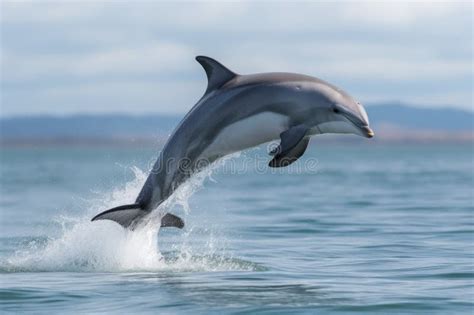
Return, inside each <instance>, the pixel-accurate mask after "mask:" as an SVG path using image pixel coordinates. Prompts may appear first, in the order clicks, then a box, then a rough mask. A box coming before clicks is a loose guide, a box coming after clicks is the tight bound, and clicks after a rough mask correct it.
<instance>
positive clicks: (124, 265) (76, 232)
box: [3, 163, 255, 272]
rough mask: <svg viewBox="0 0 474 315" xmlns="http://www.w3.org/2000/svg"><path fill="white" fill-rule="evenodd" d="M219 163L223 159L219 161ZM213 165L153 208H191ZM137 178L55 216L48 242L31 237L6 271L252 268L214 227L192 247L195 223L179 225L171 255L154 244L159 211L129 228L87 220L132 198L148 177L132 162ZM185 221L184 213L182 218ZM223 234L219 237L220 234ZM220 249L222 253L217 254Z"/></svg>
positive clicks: (14, 256) (186, 211) (7, 266)
mask: <svg viewBox="0 0 474 315" xmlns="http://www.w3.org/2000/svg"><path fill="white" fill-rule="evenodd" d="M219 165H221V163H219ZM211 169H212V168H209V170H206V171H204V172H201V173H200V174H198V175H197V176H194V177H193V178H192V179H191V180H190V181H188V182H187V183H186V184H184V185H182V186H181V187H180V189H179V190H178V191H176V193H175V194H174V195H173V198H171V199H170V200H169V201H167V202H166V203H164V204H163V205H162V206H160V208H159V209H157V210H155V211H156V213H164V212H165V211H166V209H168V208H169V207H172V206H173V205H175V204H179V205H181V206H182V207H183V208H184V209H185V214H187V213H189V211H190V210H191V209H190V207H189V204H188V199H189V197H190V196H191V195H192V194H193V193H194V192H195V191H196V190H197V189H199V188H200V187H202V185H203V182H204V180H205V178H206V177H208V176H209V175H210V173H211ZM132 170H133V172H134V174H135V179H134V180H132V181H130V182H128V183H126V184H125V186H124V187H121V188H119V189H116V190H114V191H113V192H112V193H109V194H106V195H105V196H103V197H102V198H99V199H98V200H94V201H92V202H91V203H92V206H91V207H90V208H89V209H88V211H87V212H86V214H85V215H83V216H81V217H78V218H71V217H64V216H62V217H59V219H58V223H59V224H60V225H61V226H62V232H61V233H60V236H59V237H54V238H49V239H48V240H47V241H46V243H43V244H38V242H31V243H30V244H29V245H28V246H26V247H24V248H21V249H20V250H18V251H17V252H16V253H15V254H14V255H13V256H11V257H9V258H8V259H7V262H6V266H4V268H3V269H7V270H10V271H35V270H36V271H82V272H84V271H94V272H97V271H101V272H127V271H160V270H176V271H179V270H201V271H204V270H209V271H212V270H220V271H223V270H253V269H255V266H254V265H253V264H250V263H246V262H242V261H239V260H236V259H232V258H224V257H223V256H222V253H225V250H224V249H223V248H222V247H221V246H219V245H220V244H224V243H223V242H221V243H219V242H217V241H216V238H215V237H213V235H214V233H213V232H212V231H208V232H209V233H208V234H207V235H206V237H208V241H207V242H205V244H204V245H200V247H199V248H193V247H192V245H190V243H191V242H188V239H192V238H193V228H192V225H191V226H190V228H187V229H186V230H184V231H182V232H181V233H183V234H182V235H181V237H180V239H182V240H184V241H182V242H181V243H178V244H176V245H175V246H173V250H174V252H175V253H174V255H173V257H172V258H167V259H165V257H163V255H162V254H161V253H160V251H159V249H158V240H157V237H158V230H159V222H160V220H159V217H160V216H159V215H155V216H154V218H152V219H151V220H150V221H149V222H148V223H147V224H146V225H144V226H141V227H140V228H138V229H136V230H134V231H129V230H126V229H123V228H122V227H121V226H119V225H118V224H116V223H115V222H111V221H105V220H104V221H99V222H90V218H91V217H92V216H93V215H94V214H96V213H98V212H100V211H103V209H105V208H107V207H110V206H114V205H120V204H127V203H130V200H134V199H135V197H136V195H137V194H138V192H139V190H140V188H141V187H142V185H143V183H144V182H145V179H146V174H145V173H144V172H143V171H141V170H140V169H138V168H136V167H133V168H132ZM184 219H185V221H186V218H184ZM219 239H220V240H222V237H220V238H219ZM217 253H219V254H221V256H219V255H217Z"/></svg>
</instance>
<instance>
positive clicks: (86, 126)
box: [0, 104, 474, 144]
mask: <svg viewBox="0 0 474 315" xmlns="http://www.w3.org/2000/svg"><path fill="white" fill-rule="evenodd" d="M367 111H368V115H369V118H370V122H371V126H372V127H373V129H374V130H375V132H376V136H377V137H376V139H379V140H384V139H385V140H386V139H389V140H390V139H391V140H394V139H395V140H397V139H398V140H404V139H409V140H410V139H417V138H419V139H422V140H423V139H425V140H430V139H431V140H443V139H445V140H446V139H447V140H449V139H455V140H456V139H461V140H466V139H467V140H472V139H473V123H474V113H473V112H470V111H463V110H459V109H451V108H441V109H433V108H419V107H411V106H406V105H400V104H385V105H373V106H367ZM183 116H184V115H179V116H178V115H174V116H169V115H159V114H150V115H121V114H110V115H107V114H101V115H84V114H78V115H72V116H65V117H61V116H25V117H6V118H0V141H1V143H3V144H9V143H13V144H14V143H43V142H53V143H55V142H63V143H72V142H87V143H90V142H114V141H115V142H121V141H127V142H133V141H135V142H138V141H153V142H157V141H158V142H161V141H164V140H165V139H166V138H167V137H168V136H169V134H170V133H171V132H172V130H173V128H174V127H175V126H176V125H177V124H178V123H179V121H180V120H181V119H182V117H183Z"/></svg>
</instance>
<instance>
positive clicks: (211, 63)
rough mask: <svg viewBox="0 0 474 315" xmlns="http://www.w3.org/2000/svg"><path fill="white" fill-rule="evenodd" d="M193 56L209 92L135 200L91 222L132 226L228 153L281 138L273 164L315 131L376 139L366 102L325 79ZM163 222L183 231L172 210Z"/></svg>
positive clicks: (285, 161) (293, 156)
mask: <svg viewBox="0 0 474 315" xmlns="http://www.w3.org/2000/svg"><path fill="white" fill-rule="evenodd" d="M196 60H197V61H198V62H199V63H200V64H201V65H202V67H203V68H204V70H205V71H206V75H207V79H208V85H207V89H206V92H205V93H204V96H203V97H202V98H201V99H200V100H199V101H198V102H197V104H196V105H194V107H193V108H192V109H191V110H190V111H189V113H188V114H187V115H186V116H185V117H184V118H183V120H182V121H181V122H180V123H179V125H178V127H176V129H175V130H174V132H173V134H172V135H171V137H170V138H169V139H168V141H167V142H166V144H165V146H164V147H163V150H162V151H161V153H160V155H159V157H158V159H157V161H156V163H155V165H154V167H153V169H152V171H151V174H150V175H149V176H148V178H147V180H146V182H145V184H144V185H143V188H142V190H141V191H140V193H139V195H138V197H137V199H136V200H135V203H133V204H129V205H124V206H119V207H116V208H112V209H110V210H107V211H105V212H102V213H100V214H98V215H96V216H95V217H94V218H93V219H92V221H96V220H105V219H107V220H112V221H115V222H117V223H119V224H120V225H122V226H123V227H125V228H129V229H134V228H135V227H136V226H137V225H138V224H139V223H140V222H142V221H143V219H144V218H145V217H146V216H147V215H148V214H150V213H151V212H152V211H153V210H154V209H156V208H157V207H158V206H159V205H160V204H161V203H163V202H164V201H165V200H166V199H167V198H168V197H170V196H171V194H173V192H174V191H175V190H176V189H177V188H178V187H179V186H180V185H181V184H183V183H184V182H185V181H186V180H187V179H188V178H189V177H190V176H191V175H192V174H194V173H196V172H198V171H200V170H202V169H203V168H204V167H206V166H207V165H209V164H210V163H212V162H214V161H216V160H217V159H219V158H221V157H223V156H225V155H228V154H231V153H234V152H238V151H242V150H245V149H247V148H251V147H255V146H258V145H260V144H262V143H265V142H269V141H272V140H277V139H278V138H280V139H281V141H280V144H279V146H278V147H277V148H276V149H275V150H273V151H272V152H270V154H271V155H272V156H273V159H272V160H271V161H270V162H269V164H268V165H269V166H270V167H284V166H287V165H290V164H291V163H293V162H295V161H296V160H297V159H298V158H299V157H300V156H302V155H303V153H304V152H305V150H306V147H307V146H308V143H309V139H310V137H311V136H313V135H317V134H323V133H352V134H356V135H360V136H364V137H367V138H372V137H373V136H374V133H373V131H372V130H371V129H370V127H369V120H368V117H367V113H366V111H365V110H364V108H363V107H362V105H361V104H360V103H359V102H357V101H355V100H354V99H353V98H352V97H351V96H350V95H349V94H347V93H346V92H344V91H342V90H341V89H339V88H337V87H335V86H334V85H331V84H329V83H327V82H325V81H323V80H320V79H317V78H314V77H311V76H307V75H302V74H294V73H261V74H250V75H240V74H236V73H234V72H232V71H231V70H229V69H227V68H226V67H224V66H223V65H222V64H220V63H219V62H217V61H216V60H214V59H212V58H209V57H204V56H198V57H196ZM161 226H173V227H178V228H182V227H183V226H184V222H183V220H182V219H180V218H179V217H177V216H175V215H173V214H170V213H167V214H165V215H164V216H163V217H162V219H161Z"/></svg>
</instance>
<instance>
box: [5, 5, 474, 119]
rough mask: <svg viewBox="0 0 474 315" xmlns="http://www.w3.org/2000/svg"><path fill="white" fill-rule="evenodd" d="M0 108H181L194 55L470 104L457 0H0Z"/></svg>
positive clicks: (189, 97)
mask: <svg viewBox="0 0 474 315" xmlns="http://www.w3.org/2000/svg"><path fill="white" fill-rule="evenodd" d="M0 9H1V20H0V27H1V77H0V83H1V86H0V87H1V88H0V93H1V94H0V102H1V103H0V115H1V116H3V117H6V116H17V115H37V114H53V115H69V114H74V113H132V114H146V113H163V114H178V113H185V112H186V111H188V110H189V109H190V108H191V107H192V106H193V105H194V104H195V103H196V101H197V100H198V99H199V98H200V97H201V96H202V94H203V93H204V90H205V89H206V85H207V82H206V76H205V73H204V71H203V70H202V68H201V66H200V65H199V64H198V63H197V62H196V61H195V59H194V58H195V56H196V55H207V56H210V57H213V58H215V59H217V60H219V61H220V62H222V63H223V64H224V65H226V66H227V67H229V68H230V69H231V70H233V71H235V72H237V73H240V74H246V73H257V72H281V71H283V72H298V73H304V74H308V75H312V76H316V77H319V78H321V79H324V80H326V81H329V82H331V83H333V84H335V85H337V86H339V87H341V88H342V89H344V90H346V91H347V92H349V94H351V95H352V96H354V97H355V98H356V99H358V100H360V101H361V102H362V103H364V104H369V105H370V104H380V103H386V102H401V103H406V104H412V105H416V106H431V107H457V108H463V109H469V110H473V108H472V106H473V101H472V97H473V92H472V90H473V70H474V69H473V63H472V58H473V27H472V25H471V24H472V23H473V7H472V4H471V3H470V2H469V1H466V2H454V1H449V2H448V1H447V2H388V1H387V2H382V1H378V2H360V1H357V2H356V1H351V2H321V1H319V2H316V1H313V2H301V1H293V2H276V1H258V2H255V1H254V2H246V1H245V2H244V1H243V2H182V1H177V2H173V3H171V2H168V3H167V2H157V1H155V2H152V1H141V2H140V1H118V2H112V1H62V2H54V1H42V2H41V1H34V2H27V1H22V2H13V1H11V2H10V1H2V2H1V8H0Z"/></svg>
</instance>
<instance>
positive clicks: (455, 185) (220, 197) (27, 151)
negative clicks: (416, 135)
mask: <svg viewBox="0 0 474 315" xmlns="http://www.w3.org/2000/svg"><path fill="white" fill-rule="evenodd" d="M156 153H157V152H156V150H145V149H138V148H100V147H86V146H85V147H74V148H67V147H57V148H54V147H48V148H2V149H1V169H0V170H1V187H0V189H1V190H0V195H1V204H0V206H1V208H0V209H1V212H0V215H1V217H0V285H1V288H0V303H1V304H0V313H19V312H34V313H60V314H64V313H128V314H129V313H159V314H166V313H170V314H176V313H196V314H200V313H201V314H202V313H216V314H217V313H218V314H221V313H246V312H248V313H256V312H260V313H267V314H270V313H289V312H292V313H308V314H310V313H326V312H327V313H331V314H342V313H351V312H359V313H364V314H365V313H374V314H386V313H397V314H398V313H401V314H406V313H420V314H455V313H472V312H473V310H474V309H473V307H474V306H473V299H474V289H473V284H474V283H473V282H474V233H473V231H474V229H473V224H474V220H473V187H474V185H473V178H474V176H473V175H474V174H473V172H474V170H473V169H474V167H473V166H474V165H473V151H472V146H471V145H450V146H446V145H445V146H434V145H420V146H415V145H413V146H402V145H390V146H388V145H387V146H381V145H378V144H376V143H375V144H372V143H370V144H369V143H367V144H364V145H327V144H326V145H320V144H318V143H317V142H315V143H312V145H311V149H310V150H308V151H307V152H306V154H305V157H304V158H303V159H302V160H301V161H300V162H299V163H298V165H296V167H294V168H291V169H287V170H284V171H278V172H270V171H269V169H267V168H265V167H261V166H259V165H257V164H258V163H257V164H255V162H256V161H257V162H258V161H259V160H260V162H259V163H263V164H262V165H264V163H265V162H267V161H268V157H267V156H265V152H264V149H260V150H259V149H256V150H253V151H250V152H247V153H245V154H242V155H241V156H240V157H235V158H234V159H232V160H228V161H227V162H225V163H224V165H220V166H219V167H216V168H215V169H214V171H213V173H212V174H211V175H210V177H209V176H207V177H205V178H204V175H209V172H206V173H205V174H203V176H200V177H199V178H197V179H195V180H193V181H192V182H191V183H189V184H187V185H186V186H185V187H183V189H182V190H181V191H179V193H178V194H177V196H176V198H174V201H173V202H172V203H170V204H169V205H167V207H168V208H172V209H168V210H170V211H172V212H174V213H176V214H179V215H180V216H182V217H183V218H184V220H185V222H186V228H185V229H184V230H176V229H162V230H161V231H160V233H159V235H158V237H157V233H156V229H154V228H150V227H148V228H144V229H141V230H139V231H136V232H127V231H125V230H123V229H122V228H121V227H120V226H118V225H117V224H114V223H112V222H105V221H101V222H94V223H91V222H89V220H90V218H91V217H92V216H93V215H95V214H97V213H98V212H100V211H103V210H105V209H107V208H109V207H112V206H117V205H120V204H123V203H129V202H132V201H133V200H134V198H135V196H136V194H137V193H138V191H139V189H140V188H141V185H142V184H143V181H144V179H145V176H146V170H147V169H148V167H149V165H150V164H151V163H152V162H153V161H154V158H155V156H156ZM249 161H253V162H254V163H253V164H252V162H249Z"/></svg>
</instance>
